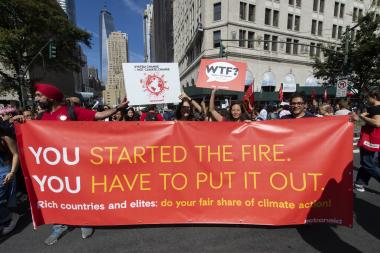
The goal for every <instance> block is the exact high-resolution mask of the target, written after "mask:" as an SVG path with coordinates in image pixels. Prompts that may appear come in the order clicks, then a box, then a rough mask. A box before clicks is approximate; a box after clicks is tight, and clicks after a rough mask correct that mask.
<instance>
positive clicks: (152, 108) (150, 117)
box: [140, 105, 164, 121]
mask: <svg viewBox="0 0 380 253" xmlns="http://www.w3.org/2000/svg"><path fill="white" fill-rule="evenodd" d="M163 120H164V118H163V117H162V115H161V114H160V113H158V112H156V105H149V106H148V111H147V112H145V113H142V114H141V117H140V121H163Z"/></svg>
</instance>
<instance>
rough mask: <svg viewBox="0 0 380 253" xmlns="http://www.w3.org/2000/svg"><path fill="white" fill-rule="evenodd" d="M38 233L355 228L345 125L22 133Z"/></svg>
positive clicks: (55, 125) (108, 125)
mask: <svg viewBox="0 0 380 253" xmlns="http://www.w3.org/2000/svg"><path fill="white" fill-rule="evenodd" d="M16 131H17V141H18V145H19V151H20V156H21V161H22V169H23V173H24V176H25V181H26V185H27V189H28V194H29V198H30V205H31V210H32V215H33V221H34V224H35V226H39V225H42V224H53V223H56V224H68V225H80V226H87V225H91V226H112V225H129V224H178V223H181V224H184V223H185V224H186V223H214V224H215V223H218V224H262V225H291V224H305V223H330V224H341V225H346V226H351V225H352V205H353V204H352V160H353V154H352V136H353V126H352V124H351V123H349V122H348V118H347V117H328V118H308V119H297V120H273V121H265V122H252V123H232V122H222V123H216V122H56V121H45V122H42V121H30V122H27V123H24V124H19V125H17V126H16Z"/></svg>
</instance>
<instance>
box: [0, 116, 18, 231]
mask: <svg viewBox="0 0 380 253" xmlns="http://www.w3.org/2000/svg"><path fill="white" fill-rule="evenodd" d="M18 167H19V160H18V151H17V145H16V141H15V140H14V133H13V131H12V129H11V128H9V126H7V125H6V124H4V123H3V122H1V124H0V229H1V230H0V233H1V234H2V235H6V234H8V233H10V232H12V231H13V230H14V229H15V227H16V224H17V221H18V219H19V218H20V215H19V214H17V213H14V212H11V211H10V210H9V207H10V206H12V205H14V204H15V201H16V199H15V196H16V195H15V194H16V177H15V175H16V172H17V169H18Z"/></svg>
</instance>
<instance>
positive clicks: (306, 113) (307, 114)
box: [281, 111, 315, 119]
mask: <svg viewBox="0 0 380 253" xmlns="http://www.w3.org/2000/svg"><path fill="white" fill-rule="evenodd" d="M313 117H315V116H314V115H313V114H311V113H310V112H308V111H306V112H305V115H303V116H302V117H300V118H298V119H301V118H313ZM281 119H297V118H296V117H294V115H293V114H288V115H284V116H282V117H281Z"/></svg>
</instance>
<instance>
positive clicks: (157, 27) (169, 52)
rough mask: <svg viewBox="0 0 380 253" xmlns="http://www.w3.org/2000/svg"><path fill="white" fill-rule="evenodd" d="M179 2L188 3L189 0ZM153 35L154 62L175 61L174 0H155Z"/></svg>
mask: <svg viewBox="0 0 380 253" xmlns="http://www.w3.org/2000/svg"><path fill="white" fill-rule="evenodd" d="M177 2H178V4H185V5H187V2H188V1H182V0H180V1H177ZM199 2H200V1H199ZM177 15H181V14H180V13H178V14H177ZM153 37H154V40H153V43H154V62H173V60H174V51H173V0H154V1H153Z"/></svg>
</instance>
